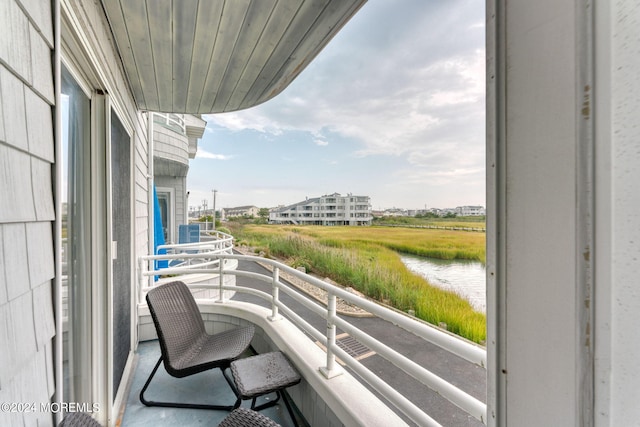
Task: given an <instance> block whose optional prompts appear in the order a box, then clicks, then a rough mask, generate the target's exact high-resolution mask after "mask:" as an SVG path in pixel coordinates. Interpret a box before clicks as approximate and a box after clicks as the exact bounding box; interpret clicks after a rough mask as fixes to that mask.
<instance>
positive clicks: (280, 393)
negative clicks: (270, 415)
mask: <svg viewBox="0 0 640 427" xmlns="http://www.w3.org/2000/svg"><path fill="white" fill-rule="evenodd" d="M275 393H276V398H275V400H271V401H269V402H266V403H263V404H261V405H258V406H256V399H257V397H254V398H253V400H252V401H251V409H253V410H254V411H261V410H263V409H266V408H270V407H272V406H275V405H277V404H278V402H279V401H280V399H281V398H282V400H283V401H284V404H285V406H286V407H287V411H288V412H289V416H290V417H291V420H292V421H293V425H294V426H295V427H298V420H297V419H296V417H295V415H294V413H293V408H292V407H291V403H290V402H289V398H288V397H287V394H286V392H285V391H284V390H276V391H275Z"/></svg>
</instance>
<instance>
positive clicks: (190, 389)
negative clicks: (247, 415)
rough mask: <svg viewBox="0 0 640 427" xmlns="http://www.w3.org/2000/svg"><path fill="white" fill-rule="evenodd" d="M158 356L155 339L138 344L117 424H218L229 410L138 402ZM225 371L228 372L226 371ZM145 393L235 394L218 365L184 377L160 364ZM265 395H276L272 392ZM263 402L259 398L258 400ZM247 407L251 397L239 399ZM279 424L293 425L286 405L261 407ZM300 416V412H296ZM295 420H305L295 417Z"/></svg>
mask: <svg viewBox="0 0 640 427" xmlns="http://www.w3.org/2000/svg"><path fill="white" fill-rule="evenodd" d="M159 357H160V347H159V344H158V341H145V342H141V343H140V344H139V345H138V352H137V360H136V366H135V371H134V375H133V379H132V381H131V384H130V387H129V392H128V396H127V401H126V407H125V410H124V414H123V415H122V417H121V422H120V424H119V425H120V426H123V427H164V426H183V427H186V426H197V425H202V426H217V425H218V424H220V422H221V421H222V420H223V419H224V417H226V416H227V415H228V414H229V412H227V411H216V410H208V409H183V408H161V407H147V406H144V405H143V404H142V402H140V398H139V394H140V390H141V389H142V386H143V385H144V383H145V381H146V380H147V378H148V376H149V374H150V373H151V370H152V369H153V367H154V366H155V364H156V362H157V361H158V358H159ZM228 374H230V373H229V372H228ZM145 397H146V398H147V399H149V400H157V401H179V402H185V403H205V404H221V405H233V403H234V402H235V400H236V398H235V395H234V394H233V392H232V391H231V388H230V387H229V385H228V384H227V382H226V381H225V379H224V378H223V376H222V373H221V372H220V370H219V369H214V370H210V371H207V372H202V373H200V374H196V375H191V376H189V377H185V378H173V377H171V376H170V375H169V374H167V372H166V371H165V370H164V367H162V366H161V367H160V368H159V369H158V372H157V373H156V375H155V377H154V378H153V380H152V382H151V384H150V385H149V388H148V389H147V392H146V393H145ZM266 398H275V395H271V396H267V397H266ZM261 402H263V400H259V401H258V403H261ZM242 406H243V407H247V408H248V407H250V406H251V401H250V400H246V401H243V402H242ZM260 413H261V414H263V415H265V416H267V417H269V418H271V419H272V420H274V421H275V422H277V423H278V424H280V425H281V426H282V427H292V426H293V422H292V421H291V417H290V416H289V413H288V412H287V409H286V406H285V405H284V403H283V402H280V403H279V404H278V405H277V406H273V407H271V408H267V409H264V410H262V411H260ZM298 416H299V414H298ZM298 424H299V425H300V426H305V425H307V423H306V422H305V421H304V420H303V419H301V418H298Z"/></svg>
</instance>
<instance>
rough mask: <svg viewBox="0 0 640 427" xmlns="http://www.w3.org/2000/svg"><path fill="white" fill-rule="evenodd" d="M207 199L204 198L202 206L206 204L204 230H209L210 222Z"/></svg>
mask: <svg viewBox="0 0 640 427" xmlns="http://www.w3.org/2000/svg"><path fill="white" fill-rule="evenodd" d="M207 204H208V202H207V199H203V200H202V206H204V231H208V230H209V223H208V222H207Z"/></svg>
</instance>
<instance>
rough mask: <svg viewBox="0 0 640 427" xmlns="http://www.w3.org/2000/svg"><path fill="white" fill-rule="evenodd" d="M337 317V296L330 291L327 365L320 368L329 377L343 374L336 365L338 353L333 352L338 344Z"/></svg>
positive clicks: (328, 301)
mask: <svg viewBox="0 0 640 427" xmlns="http://www.w3.org/2000/svg"><path fill="white" fill-rule="evenodd" d="M335 317H336V296H335V294H333V293H331V292H330V293H329V294H328V300H327V366H326V367H321V368H320V372H321V373H322V374H323V375H324V376H325V377H327V378H333V377H336V376H338V375H340V374H342V370H341V369H338V368H337V366H336V355H335V354H333V348H334V347H335V345H336V325H335V323H334V319H335Z"/></svg>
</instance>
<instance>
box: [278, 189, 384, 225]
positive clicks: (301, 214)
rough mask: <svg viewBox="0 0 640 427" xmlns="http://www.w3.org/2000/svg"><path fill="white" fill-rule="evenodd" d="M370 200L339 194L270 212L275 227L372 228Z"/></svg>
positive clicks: (365, 197)
mask: <svg viewBox="0 0 640 427" xmlns="http://www.w3.org/2000/svg"><path fill="white" fill-rule="evenodd" d="M372 220H373V216H372V213H371V203H370V199H369V196H354V195H352V194H349V195H346V196H341V195H340V194H338V193H335V194H330V195H325V196H322V197H315V198H312V199H307V200H305V201H303V202H299V203H296V204H293V205H289V206H285V207H281V208H277V209H273V210H271V212H269V221H270V222H271V223H275V224H301V225H371V221H372Z"/></svg>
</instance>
